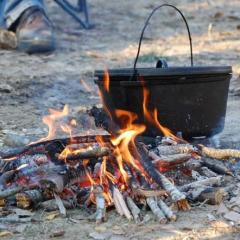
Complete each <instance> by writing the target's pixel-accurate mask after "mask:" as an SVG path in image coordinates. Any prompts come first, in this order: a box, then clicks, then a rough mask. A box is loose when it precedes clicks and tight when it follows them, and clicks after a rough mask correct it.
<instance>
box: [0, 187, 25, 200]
mask: <svg viewBox="0 0 240 240" xmlns="http://www.w3.org/2000/svg"><path fill="white" fill-rule="evenodd" d="M23 189H24V188H23V187H21V186H18V187H13V188H8V189H6V190H3V191H1V192H0V199H5V198H8V197H10V196H13V195H15V194H17V193H19V192H21V191H22V190H23Z"/></svg>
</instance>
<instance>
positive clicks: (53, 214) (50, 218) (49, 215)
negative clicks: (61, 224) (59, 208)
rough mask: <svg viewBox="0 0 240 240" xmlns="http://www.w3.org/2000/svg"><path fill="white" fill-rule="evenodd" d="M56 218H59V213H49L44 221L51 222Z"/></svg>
mask: <svg viewBox="0 0 240 240" xmlns="http://www.w3.org/2000/svg"><path fill="white" fill-rule="evenodd" d="M58 216H59V212H51V213H49V214H48V215H47V216H46V217H45V219H46V220H53V219H54V218H56V217H58Z"/></svg>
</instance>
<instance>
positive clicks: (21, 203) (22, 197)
mask: <svg viewBox="0 0 240 240" xmlns="http://www.w3.org/2000/svg"><path fill="white" fill-rule="evenodd" d="M46 199H47V196H44V194H43V193H42V191H40V190H38V189H33V190H28V191H25V192H22V193H17V194H16V201H17V206H18V207H20V208H30V207H32V206H36V205H37V204H39V203H40V202H42V201H44V200H46Z"/></svg>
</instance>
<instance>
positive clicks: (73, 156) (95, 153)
mask: <svg viewBox="0 0 240 240" xmlns="http://www.w3.org/2000/svg"><path fill="white" fill-rule="evenodd" d="M109 153H110V149H109V148H107V147H95V148H93V149H88V150H85V151H81V152H80V151H77V152H76V153H74V152H73V153H70V154H68V155H67V156H66V157H65V156H61V155H60V156H59V158H58V159H59V160H66V161H77V160H82V159H90V158H98V157H104V156H108V155H109Z"/></svg>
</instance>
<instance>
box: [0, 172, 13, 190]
mask: <svg viewBox="0 0 240 240" xmlns="http://www.w3.org/2000/svg"><path fill="white" fill-rule="evenodd" d="M15 173H16V170H10V171H7V172H4V173H3V174H2V175H1V176H0V186H1V187H2V186H4V187H5V186H6V185H7V183H8V182H9V181H10V180H11V179H12V178H13V176H14V174H15Z"/></svg>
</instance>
